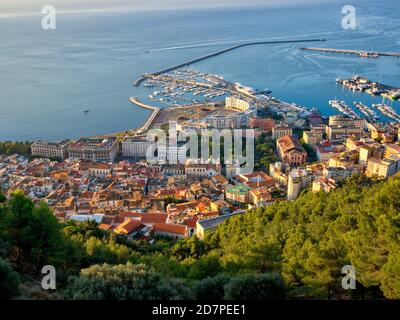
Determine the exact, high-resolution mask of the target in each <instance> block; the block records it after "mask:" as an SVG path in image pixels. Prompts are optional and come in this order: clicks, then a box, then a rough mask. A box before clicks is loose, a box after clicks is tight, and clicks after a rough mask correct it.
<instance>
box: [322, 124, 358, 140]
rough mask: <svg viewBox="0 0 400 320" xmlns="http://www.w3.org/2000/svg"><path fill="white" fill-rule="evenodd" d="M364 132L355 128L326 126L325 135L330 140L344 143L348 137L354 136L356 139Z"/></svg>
mask: <svg viewBox="0 0 400 320" xmlns="http://www.w3.org/2000/svg"><path fill="white" fill-rule="evenodd" d="M363 132H364V130H363V129H362V128H359V127H356V126H337V125H329V126H326V135H327V138H328V139H330V140H335V141H344V140H345V139H346V138H347V137H348V136H352V135H353V136H355V137H356V138H357V139H359V138H361V136H362V134H363Z"/></svg>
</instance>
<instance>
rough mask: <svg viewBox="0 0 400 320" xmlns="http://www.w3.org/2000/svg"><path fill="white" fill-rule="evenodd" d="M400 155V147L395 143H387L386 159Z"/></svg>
mask: <svg viewBox="0 0 400 320" xmlns="http://www.w3.org/2000/svg"><path fill="white" fill-rule="evenodd" d="M397 154H400V146H399V145H398V144H394V143H387V144H386V150H385V158H390V157H391V156H394V155H397Z"/></svg>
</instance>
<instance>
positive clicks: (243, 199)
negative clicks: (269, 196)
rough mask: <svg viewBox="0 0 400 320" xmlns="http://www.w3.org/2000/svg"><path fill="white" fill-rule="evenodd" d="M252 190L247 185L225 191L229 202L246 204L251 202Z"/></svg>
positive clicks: (230, 187) (228, 188)
mask: <svg viewBox="0 0 400 320" xmlns="http://www.w3.org/2000/svg"><path fill="white" fill-rule="evenodd" d="M250 190H251V188H249V187H247V186H245V185H237V186H229V187H227V188H226V191H225V198H226V200H227V201H229V202H232V203H234V204H245V203H248V202H249V191H250Z"/></svg>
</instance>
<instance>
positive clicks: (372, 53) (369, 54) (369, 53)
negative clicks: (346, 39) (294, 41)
mask: <svg viewBox="0 0 400 320" xmlns="http://www.w3.org/2000/svg"><path fill="white" fill-rule="evenodd" d="M300 50H307V51H319V52H327V53H341V54H352V55H357V56H359V57H361V58H379V57H380V56H383V57H397V58H400V52H378V51H362V50H347V49H332V48H306V47H305V48H300Z"/></svg>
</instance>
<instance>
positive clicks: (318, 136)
mask: <svg viewBox="0 0 400 320" xmlns="http://www.w3.org/2000/svg"><path fill="white" fill-rule="evenodd" d="M322 138H323V131H321V130H311V131H303V140H304V142H305V143H306V144H309V145H310V146H315V145H316V144H317V143H320V142H321V141H322Z"/></svg>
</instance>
